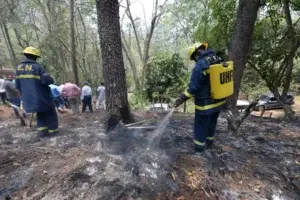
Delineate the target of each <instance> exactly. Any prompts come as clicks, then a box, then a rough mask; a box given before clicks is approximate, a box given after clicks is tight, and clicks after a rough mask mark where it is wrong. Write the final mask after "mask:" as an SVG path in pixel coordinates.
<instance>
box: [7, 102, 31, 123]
mask: <svg viewBox="0 0 300 200" xmlns="http://www.w3.org/2000/svg"><path fill="white" fill-rule="evenodd" d="M8 106H10V107H12V108H15V109H17V110H18V111H19V114H18V115H19V116H18V117H19V118H20V121H21V125H22V126H26V122H25V119H24V117H27V116H28V114H27V113H26V112H25V111H24V110H23V109H21V108H20V107H18V106H16V105H14V104H12V103H10V102H8Z"/></svg>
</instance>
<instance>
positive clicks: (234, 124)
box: [227, 101, 257, 135]
mask: <svg viewBox="0 0 300 200" xmlns="http://www.w3.org/2000/svg"><path fill="white" fill-rule="evenodd" d="M256 104H257V101H253V102H252V103H250V105H249V106H248V107H247V108H246V109H245V112H243V113H240V112H239V111H238V110H237V109H236V108H235V107H233V108H230V109H228V110H227V122H228V130H229V131H231V132H233V134H234V135H237V132H238V129H239V128H240V126H241V124H242V123H243V121H244V120H245V119H246V118H247V117H248V116H249V115H250V114H251V113H252V112H253V110H254V108H255V106H256Z"/></svg>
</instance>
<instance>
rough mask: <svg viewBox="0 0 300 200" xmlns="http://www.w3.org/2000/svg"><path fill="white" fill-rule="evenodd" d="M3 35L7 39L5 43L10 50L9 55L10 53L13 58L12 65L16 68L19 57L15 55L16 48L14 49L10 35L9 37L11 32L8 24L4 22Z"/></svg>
mask: <svg viewBox="0 0 300 200" xmlns="http://www.w3.org/2000/svg"><path fill="white" fill-rule="evenodd" d="M1 28H2V33H3V35H4V38H5V42H6V46H7V48H8V50H9V53H10V56H11V60H12V64H13V65H14V66H17V63H18V61H17V57H16V54H15V51H14V48H13V45H12V42H11V39H10V35H9V32H8V28H7V26H6V23H5V21H2V26H1Z"/></svg>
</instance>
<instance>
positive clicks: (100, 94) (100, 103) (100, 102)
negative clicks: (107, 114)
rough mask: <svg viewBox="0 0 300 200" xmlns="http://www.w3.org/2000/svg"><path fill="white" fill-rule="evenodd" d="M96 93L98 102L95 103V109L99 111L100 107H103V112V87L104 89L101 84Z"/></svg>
mask: <svg viewBox="0 0 300 200" xmlns="http://www.w3.org/2000/svg"><path fill="white" fill-rule="evenodd" d="M97 93H98V100H97V103H96V108H97V109H99V108H100V107H103V109H104V110H105V108H106V106H105V87H104V83H103V82H102V83H101V84H100V86H99V87H98V89H97Z"/></svg>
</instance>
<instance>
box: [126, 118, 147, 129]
mask: <svg viewBox="0 0 300 200" xmlns="http://www.w3.org/2000/svg"><path fill="white" fill-rule="evenodd" d="M151 121H153V119H149V120H143V121H140V122H135V123H132V124H126V125H125V126H126V127H129V126H134V125H137V124H143V123H146V122H151Z"/></svg>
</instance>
